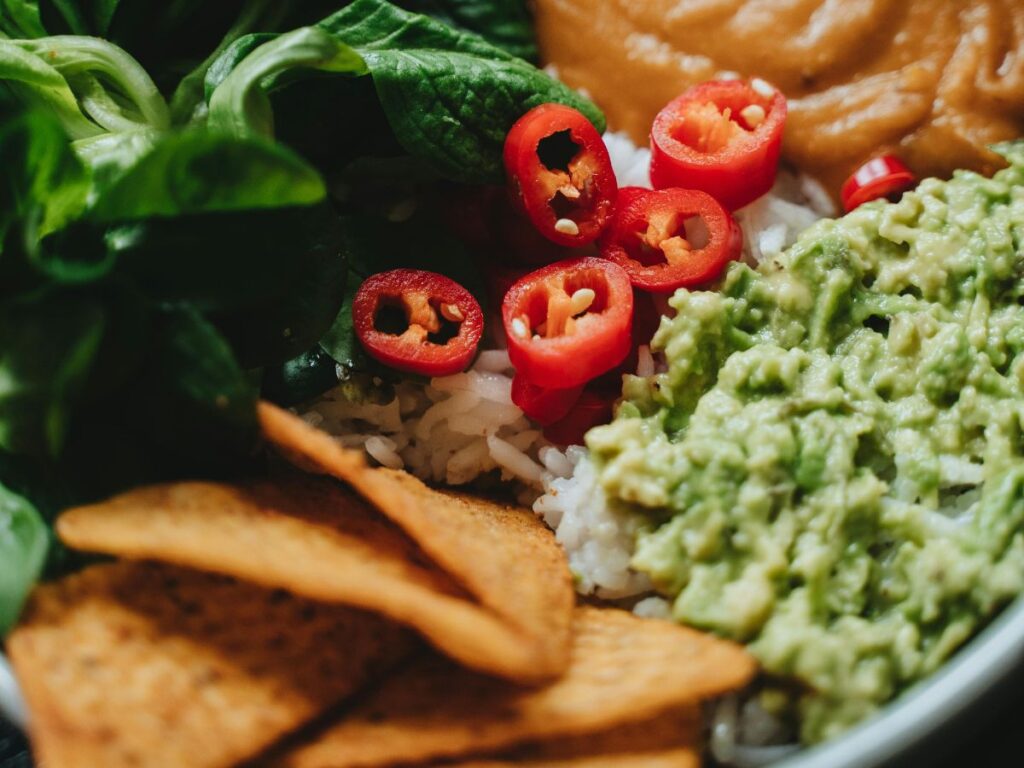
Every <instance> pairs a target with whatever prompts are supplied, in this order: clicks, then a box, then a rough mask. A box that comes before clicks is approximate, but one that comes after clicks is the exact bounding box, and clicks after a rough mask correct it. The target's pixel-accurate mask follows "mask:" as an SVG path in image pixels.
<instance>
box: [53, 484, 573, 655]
mask: <svg viewBox="0 0 1024 768" xmlns="http://www.w3.org/2000/svg"><path fill="white" fill-rule="evenodd" d="M454 503H459V502H453V504H454ZM500 514H502V512H499V513H497V514H496V515H495V519H499V516H500ZM518 517H519V516H518V515H516V516H515V518H514V519H517V518H518ZM57 532H58V534H59V535H60V537H61V539H62V540H63V541H64V542H65V543H66V544H68V545H69V546H72V547H74V548H76V549H83V550H88V551H92V552H103V553H106V554H111V555H119V556H122V557H130V558H135V559H152V560H161V561H166V562H171V563H176V564H178V565H183V566H188V567H191V568H197V569H199V570H204V571H213V572H215V573H222V574H225V575H228V576H234V577H236V578H239V579H243V580H246V581H251V582H255V583H257V584H260V585H262V586H265V587H271V588H281V589H287V590H288V591H289V592H292V593H293V594H296V595H301V596H303V597H307V598H311V599H314V600H321V601H324V602H332V603H344V604H348V605H353V606H356V607H358V608H364V609H366V610H370V611H374V612H376V613H382V614H384V615H385V616H388V617H389V618H391V619H393V620H395V621H397V622H400V623H404V624H408V625H409V626H412V627H414V628H415V629H417V630H418V631H419V632H420V633H422V634H423V635H424V637H426V638H427V640H429V641H430V642H431V643H432V644H433V645H434V646H435V647H436V648H438V649H439V650H441V651H442V652H443V653H445V654H447V655H450V656H452V657H453V658H455V659H458V660H459V661H461V662H462V663H464V664H466V665H469V666H472V667H474V668H475V669H480V670H483V671H488V672H494V673H501V672H504V671H506V662H505V658H506V655H507V654H508V653H509V652H510V649H517V648H518V647H519V646H520V644H521V643H522V638H521V636H520V634H519V632H518V631H517V630H515V629H514V628H512V627H510V626H508V625H507V624H506V623H505V622H503V621H502V620H501V619H499V618H498V616H496V615H495V614H494V613H492V612H491V611H489V610H487V609H486V608H483V607H481V606H480V605H479V604H477V603H476V602H475V601H473V599H472V598H470V597H469V596H468V595H467V594H466V592H465V591H464V590H462V589H461V588H460V587H459V586H458V585H457V584H455V583H454V582H453V581H452V580H451V578H450V577H448V576H447V574H445V573H444V572H442V571H440V570H439V569H438V568H436V567H435V566H434V565H433V564H432V563H429V562H424V556H423V552H422V551H421V550H420V549H419V548H418V547H417V546H416V544H415V543H414V542H413V541H412V540H411V539H410V538H409V537H408V536H407V535H406V534H405V533H403V532H402V531H401V530H400V529H399V528H398V527H397V526H395V525H394V524H393V523H391V522H390V521H389V520H387V519H386V518H384V517H383V516H381V515H380V514H379V513H378V512H377V511H376V510H374V509H373V508H371V507H370V506H369V505H368V504H367V503H366V502H365V501H363V499H362V498H360V497H359V496H357V495H356V494H354V493H353V492H352V491H350V490H348V489H346V488H344V487H343V486H341V485H340V484H339V483H338V482H336V481H334V480H331V479H328V478H319V477H312V476H308V475H297V474H296V475H293V476H290V477H287V478H282V479H281V480H280V481H275V482H274V483H268V482H261V483H251V484H248V485H243V486H232V485H222V484H216V483H198V482H193V483H178V484H173V485H158V486H152V487H148V488H141V489H138V490H134V491H129V492H127V493H124V494H121V495H119V496H116V497H114V498H112V499H110V500H108V501H105V502H101V503H99V504H93V505H90V506H86V507H79V508H76V509H71V510H69V511H67V512H65V513H64V514H63V515H62V516H61V517H60V519H59V520H58V522H57ZM510 535H511V532H510ZM538 610H562V609H561V607H560V606H559V605H557V604H552V605H551V606H550V607H548V606H544V605H539V606H538ZM570 611H571V609H566V610H565V613H567V614H568V613H569V612H570Z"/></svg>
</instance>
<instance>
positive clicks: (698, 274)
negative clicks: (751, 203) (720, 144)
mask: <svg viewBox="0 0 1024 768" xmlns="http://www.w3.org/2000/svg"><path fill="white" fill-rule="evenodd" d="M688 219H690V220H693V219H699V220H700V221H701V222H702V223H703V228H704V229H705V230H706V235H705V233H698V232H696V222H695V221H691V224H690V226H691V228H693V229H694V230H695V231H694V232H693V233H692V234H691V235H689V236H688V235H687V229H686V227H687V220H688ZM698 235H700V236H701V237H702V238H704V239H706V240H707V242H706V243H705V244H703V245H697V244H696V243H697V236H698ZM691 240H692V241H693V242H691ZM742 245H743V239H742V236H741V233H740V228H739V225H738V224H737V223H736V220H735V219H733V217H732V215H731V214H730V213H729V212H728V211H727V210H725V208H723V207H722V206H721V205H720V204H719V203H718V201H717V200H715V199H714V198H713V197H711V196H710V195H708V194H706V193H704V192H699V191H697V190H695V189H660V190H657V191H655V192H651V193H650V194H648V195H643V196H640V197H637V198H636V199H635V200H633V202H632V203H630V204H629V205H627V206H625V207H624V208H620V209H619V211H618V213H617V214H616V215H615V221H614V222H613V223H612V226H611V227H610V228H609V230H608V233H607V235H606V236H605V238H604V239H603V240H602V244H601V256H602V257H604V258H606V259H608V260H610V261H613V262H615V263H616V264H618V265H619V266H620V267H622V268H623V269H625V270H626V272H627V274H628V275H629V279H630V281H631V282H632V283H633V285H634V286H636V287H637V288H640V289H641V290H644V291H651V292H653V293H669V292H672V291H675V290H676V289H677V288H688V287H692V286H695V285H701V284H703V283H706V282H708V281H710V280H714V279H715V278H716V277H718V276H719V275H720V274H721V273H722V270H723V269H724V268H725V265H726V264H727V263H729V262H730V261H732V260H733V259H736V258H737V257H738V256H739V255H740V250H741V248H742Z"/></svg>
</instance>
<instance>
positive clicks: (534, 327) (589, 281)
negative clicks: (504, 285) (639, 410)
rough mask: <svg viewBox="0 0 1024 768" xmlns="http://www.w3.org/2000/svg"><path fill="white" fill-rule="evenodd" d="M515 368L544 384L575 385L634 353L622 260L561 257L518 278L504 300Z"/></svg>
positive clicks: (630, 293) (629, 294)
mask: <svg viewBox="0 0 1024 768" xmlns="http://www.w3.org/2000/svg"><path fill="white" fill-rule="evenodd" d="M501 315H502V320H503V322H504V326H505V336H506V338H507V340H508V354H509V358H510V359H511V360H512V365H513V366H514V367H515V369H516V372H517V373H518V374H519V375H520V376H522V377H523V378H524V379H525V380H526V381H528V382H530V383H531V384H534V385H536V386H538V387H548V388H551V389H568V388H569V387H577V386H580V385H581V384H584V383H586V382H587V381H590V380H591V379H593V378H594V377H595V376H599V375H600V374H602V373H604V372H605V371H607V370H610V369H611V368H614V367H615V366H616V365H618V364H619V363H620V362H622V360H623V358H625V356H626V355H627V354H628V353H629V345H630V334H631V331H632V325H633V291H632V289H631V288H630V285H629V276H628V275H627V274H626V273H625V271H624V270H622V269H621V268H620V267H618V266H616V265H615V264H613V263H611V262H610V261H605V260H603V259H597V258H591V257H587V258H580V259H569V260H567V261H560V262H557V263H555V264H550V265H548V266H546V267H543V268H541V269H538V270H537V271H536V272H531V273H530V274H528V275H526V276H525V277H523V278H522V279H521V280H518V281H517V282H516V283H515V284H514V285H513V286H512V287H511V288H510V289H509V291H508V293H507V294H506V295H505V300H504V301H503V302H502V306H501Z"/></svg>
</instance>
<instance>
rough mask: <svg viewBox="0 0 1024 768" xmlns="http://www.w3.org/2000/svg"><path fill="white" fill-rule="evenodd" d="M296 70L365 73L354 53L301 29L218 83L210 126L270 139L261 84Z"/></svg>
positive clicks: (261, 49)
mask: <svg viewBox="0 0 1024 768" xmlns="http://www.w3.org/2000/svg"><path fill="white" fill-rule="evenodd" d="M239 47H244V43H239ZM230 53H232V55H237V52H230ZM296 67H302V68H303V69H309V70H319V71H322V72H341V73H345V74H349V75H360V74H363V73H365V72H366V65H365V64H364V63H363V60H362V59H361V58H360V57H359V54H358V53H356V52H355V51H354V50H352V49H351V48H350V47H349V46H347V45H345V44H344V43H342V42H340V41H339V40H338V39H336V38H334V37H332V36H331V35H329V34H327V33H326V32H324V31H323V30H320V29H317V28H315V27H303V28H301V29H297V30H295V31H294V32H288V33H287V34H284V35H281V36H280V37H278V38H276V39H275V40H272V41H270V42H268V43H264V44H263V45H261V46H259V47H258V48H256V49H255V50H254V51H252V52H251V53H250V54H249V55H247V56H246V57H245V58H244V59H242V60H241V62H240V63H239V64H238V65H237V67H235V69H234V70H232V71H231V74H229V75H228V76H227V77H226V78H225V79H224V81H223V82H221V84H220V86H219V87H218V88H217V89H216V90H215V91H214V92H213V96H212V97H211V98H210V114H209V121H210V126H211V127H213V128H214V129H217V130H223V131H227V132H228V133H233V134H235V135H237V136H245V135H247V134H250V133H256V134H260V135H263V136H266V137H268V138H272V137H273V135H274V118H273V110H272V109H271V106H270V100H269V98H268V97H267V94H266V92H265V90H264V88H263V82H264V81H265V80H268V79H271V78H273V77H275V76H279V75H281V74H282V73H285V72H288V71H289V70H291V69H294V68H296Z"/></svg>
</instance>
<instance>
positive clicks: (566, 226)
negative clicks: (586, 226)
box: [555, 219, 580, 237]
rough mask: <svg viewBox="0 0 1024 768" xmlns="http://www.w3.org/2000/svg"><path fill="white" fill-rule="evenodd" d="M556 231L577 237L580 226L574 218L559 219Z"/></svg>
mask: <svg viewBox="0 0 1024 768" xmlns="http://www.w3.org/2000/svg"><path fill="white" fill-rule="evenodd" d="M555 231H556V232H561V233H562V234H563V235H569V236H570V237H575V236H576V235H578V234H579V233H580V228H579V225H577V224H576V222H575V221H573V220H572V219H559V220H558V221H556V222H555Z"/></svg>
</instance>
